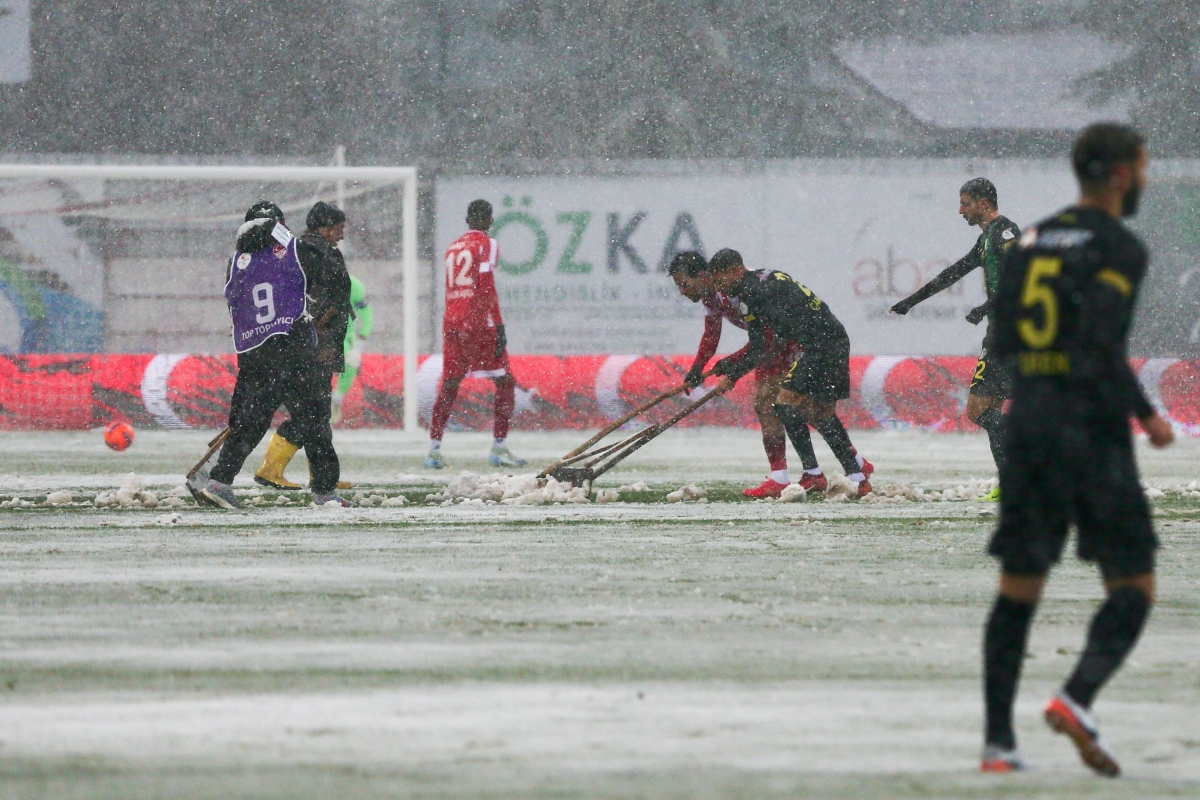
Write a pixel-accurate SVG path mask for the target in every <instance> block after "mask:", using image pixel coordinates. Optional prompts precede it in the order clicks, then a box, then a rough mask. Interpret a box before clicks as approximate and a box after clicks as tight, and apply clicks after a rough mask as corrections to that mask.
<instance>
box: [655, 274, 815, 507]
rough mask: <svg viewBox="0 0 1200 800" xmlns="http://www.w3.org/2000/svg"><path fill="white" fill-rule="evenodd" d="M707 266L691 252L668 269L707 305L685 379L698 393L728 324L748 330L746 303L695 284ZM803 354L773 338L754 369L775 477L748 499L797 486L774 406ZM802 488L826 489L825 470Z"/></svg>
mask: <svg viewBox="0 0 1200 800" xmlns="http://www.w3.org/2000/svg"><path fill="white" fill-rule="evenodd" d="M705 263H706V262H705V259H704V256H702V255H700V254H699V253H697V252H694V251H687V252H683V253H679V254H678V255H676V256H675V258H674V260H673V261H672V262H671V264H670V266H669V267H668V268H667V271H668V272H669V273H670V275H671V279H672V280H674V281H675V286H676V287H677V288H678V289H679V293H680V294H681V295H683V296H684V297H686V298H687V299H688V300H691V301H692V302H693V303H701V304H703V306H704V336H703V337H701V339H700V348H699V350H697V351H696V358H695V359H694V360H693V361H692V368H691V369H690V370H689V371H688V374H687V376H686V377H685V378H684V383H686V384H687V385H688V386H689V387H691V388H693V389H694V388H695V387H697V386H699V385H700V383H701V381H702V380H703V379H702V378H701V377H700V376H701V375H702V374H703V373H704V367H705V366H706V365H707V364H708V362H709V360H711V359H712V357H713V356H714V355H716V352H717V345H718V344H720V342H721V328H722V327H723V326H724V321H725V320H728V321H729V322H730V323H731V324H733V325H735V326H737V327H739V328H741V329H742V330H745V329H746V320H745V318H744V317H743V316H742V311H741V303H740V301H739V300H738V299H737V298H736V297H729V296H728V295H725V294H723V293H721V292H712V291H709V290H708V288H707V287H705V286H703V285H702V284H701V283H700V282H698V281H696V280H695V277H696V275H698V274H699V273H700V272H701V271H702V270H703V269H704V265H705ZM800 353H801V348H800V347H799V345H795V344H789V343H788V342H785V341H783V340H782V339H779V338H777V337H775V336H773V335H770V334H768V345H767V353H766V355H765V356H764V357H763V360H762V361H761V362H759V364H758V366H757V367H756V368H755V370H754V411H755V413H756V414H757V415H758V422H759V425H760V426H761V427H762V440H763V449H764V450H766V452H767V461H768V462H769V463H770V465H771V474H770V475H768V476H767V479H766V480H765V481H763V484H762V485H761V486H756V487H754V488H751V489H745V490H744V491H743V492H742V494H744V495H745V496H746V497H779V495H780V494H781V493H782V492H783V490H784V489H785V488H787V485H788V484H789V483H790V482H791V478H790V476H789V475H788V465H787V432H786V431H785V430H784V427H783V423H782V422H780V421H779V417H778V416H777V415H776V414H775V409H774V407H773V406H774V403H775V397H776V395H778V394H779V389H780V387H781V385H782V383H783V378H784V376H785V375H786V374H787V371H788V370H789V369H791V366H792V364H793V363H794V362H795V361H796V360H797V359H798V358H799V357H800ZM800 485H801V486H804V488H805V489H807V490H814V489H816V490H817V491H820V490H821V489H824V488H825V476H824V474H823V473H822V472H821V469H820V467H817V466H816V465H815V463H814V464H813V468H812V469H806V470H805V471H804V477H802V478H801V479H800Z"/></svg>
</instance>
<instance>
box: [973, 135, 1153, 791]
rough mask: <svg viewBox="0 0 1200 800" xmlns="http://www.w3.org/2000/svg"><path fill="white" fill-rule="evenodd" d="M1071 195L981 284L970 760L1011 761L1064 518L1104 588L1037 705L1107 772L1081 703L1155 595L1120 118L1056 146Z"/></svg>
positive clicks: (1020, 763)
mask: <svg viewBox="0 0 1200 800" xmlns="http://www.w3.org/2000/svg"><path fill="white" fill-rule="evenodd" d="M1071 161H1072V165H1073V166H1074V169H1075V175H1076V176H1077V177H1078V179H1079V185H1080V199H1079V202H1078V204H1076V205H1075V206H1073V207H1070V208H1067V209H1065V210H1063V211H1061V212H1059V213H1058V214H1055V215H1054V216H1053V217H1050V218H1049V219H1046V220H1044V221H1042V222H1040V223H1038V224H1037V225H1036V226H1034V227H1032V228H1030V229H1029V230H1027V231H1025V233H1024V235H1023V236H1022V237H1021V239H1020V241H1019V243H1018V245H1017V247H1016V248H1015V249H1014V250H1013V251H1012V254H1011V255H1010V256H1009V260H1008V263H1007V264H1006V265H1005V268H1004V271H1003V272H1002V274H1001V276H1000V286H999V289H998V291H997V293H996V311H995V314H996V318H995V323H994V328H995V331H994V334H995V338H994V341H993V357H995V358H998V359H1009V360H1012V361H1014V362H1015V364H1016V382H1015V386H1014V390H1013V398H1012V409H1011V411H1010V413H1009V420H1008V425H1007V429H1008V430H1007V435H1008V458H1007V460H1006V461H1005V462H1004V464H1003V466H1002V467H1001V469H1000V488H1001V489H1002V491H1001V494H1000V522H999V525H998V527H997V529H996V532H995V534H994V535H993V536H992V541H991V545H990V546H989V548H988V549H989V551H990V552H991V554H992V555H994V556H996V557H998V558H999V559H1000V591H999V595H998V596H997V597H996V601H995V604H994V605H993V606H992V611H991V615H990V617H989V618H988V621H987V626H986V628H985V630H984V640H983V650H984V692H985V698H986V709H987V730H986V737H985V740H984V741H985V745H984V750H983V760H982V765H981V769H982V770H983V771H984V772H1009V771H1013V770H1019V769H1022V768H1024V767H1025V761H1024V759H1023V758H1022V757H1021V754H1020V751H1019V750H1018V749H1017V743H1016V738H1015V736H1014V735H1013V727H1012V707H1013V700H1014V698H1015V696H1016V691H1017V682H1018V679H1019V678H1020V674H1021V660H1022V659H1023V658H1024V655H1025V642H1026V638H1027V636H1028V633H1029V624H1030V621H1031V620H1032V619H1033V613H1034V610H1035V609H1036V607H1037V603H1038V600H1039V599H1040V598H1041V594H1042V587H1043V586H1044V585H1045V582H1046V575H1047V574H1048V573H1049V571H1050V567H1051V566H1052V565H1053V564H1054V563H1055V562H1057V561H1058V559H1059V557H1060V555H1061V553H1062V549H1063V546H1064V544H1065V542H1066V538H1067V528H1068V526H1069V525H1070V524H1071V523H1072V522H1073V523H1075V525H1076V527H1077V528H1078V531H1079V533H1078V536H1079V541H1078V553H1079V556H1080V558H1082V559H1084V560H1085V561H1094V562H1097V563H1098V565H1099V567H1100V574H1101V577H1102V578H1103V580H1104V588H1105V591H1106V592H1107V595H1108V598H1107V599H1106V600H1105V601H1104V603H1103V604H1101V606H1100V608H1099V610H1098V611H1097V612H1096V615H1095V616H1094V617H1093V618H1092V623H1091V627H1090V628H1089V629H1088V635H1087V644H1086V645H1085V647H1084V650H1083V654H1082V655H1081V656H1080V658H1079V661H1078V663H1077V664H1076V666H1075V671H1074V672H1073V673H1072V675H1071V676H1070V678H1068V680H1067V682H1066V683H1065V684H1064V685H1063V687H1062V689H1061V690H1060V691H1059V692H1058V694H1056V695H1055V696H1054V697H1053V698H1052V699H1051V700H1050V702H1049V703H1048V704H1047V705H1046V707H1045V711H1044V712H1043V715H1044V717H1045V720H1046V722H1047V723H1048V724H1049V725H1050V727H1051V728H1052V729H1054V730H1055V731H1057V732H1059V733H1063V734H1066V735H1067V736H1068V737H1070V739H1071V741H1072V742H1073V743H1074V744H1075V746H1076V747H1077V748H1078V750H1079V754H1080V756H1081V757H1082V759H1083V761H1084V763H1085V764H1087V765H1088V766H1089V767H1091V768H1092V769H1093V770H1095V771H1096V772H1098V773H1100V774H1101V775H1107V776H1110V777H1112V776H1116V775H1118V774H1119V773H1120V767H1119V766H1118V765H1117V761H1116V758H1115V757H1114V756H1113V754H1112V751H1110V750H1109V749H1108V747H1107V746H1106V745H1105V744H1104V742H1103V741H1102V740H1101V739H1100V734H1099V731H1098V730H1097V726H1096V719H1095V718H1094V717H1093V716H1092V713H1091V707H1092V703H1093V701H1094V700H1095V699H1096V695H1097V693H1098V692H1099V691H1100V689H1101V687H1103V686H1104V684H1105V682H1107V681H1108V679H1109V678H1110V677H1112V675H1113V673H1114V672H1116V670H1117V668H1118V667H1120V665H1121V662H1122V661H1124V660H1125V657H1126V655H1128V654H1129V652H1130V650H1132V649H1133V646H1134V644H1135V643H1136V642H1137V639H1138V635H1139V634H1140V633H1141V631H1142V626H1143V625H1144V624H1145V622H1146V617H1147V616H1148V615H1149V613H1150V605H1151V603H1152V602H1153V601H1154V551H1155V549H1156V547H1157V546H1158V541H1157V539H1156V538H1155V535H1154V530H1153V528H1152V526H1151V523H1150V511H1149V507H1148V506H1147V504H1146V499H1145V497H1144V495H1143V494H1142V488H1141V485H1140V484H1139V482H1138V471H1137V465H1136V464H1135V462H1134V456H1133V443H1132V440H1131V435H1130V426H1129V417H1130V415H1133V416H1136V417H1137V418H1138V419H1139V420H1140V421H1141V424H1142V427H1143V428H1144V429H1145V430H1146V432H1147V433H1148V434H1149V437H1150V443H1151V444H1153V445H1154V446H1155V447H1166V446H1167V445H1168V444H1170V443H1171V441H1172V438H1173V434H1172V431H1171V427H1170V425H1168V424H1167V422H1166V421H1164V420H1163V419H1162V418H1161V417H1160V416H1158V415H1157V414H1156V413H1155V412H1154V410H1153V408H1152V407H1151V406H1150V403H1149V402H1147V400H1146V397H1145V395H1144V394H1143V393H1142V390H1141V387H1140V386H1139V385H1138V381H1137V378H1136V376H1135V375H1134V373H1133V370H1132V369H1131V368H1130V366H1129V362H1128V361H1127V360H1126V357H1125V348H1126V339H1127V337H1128V335H1129V327H1130V324H1131V323H1132V321H1133V311H1134V308H1135V306H1136V304H1137V296H1138V289H1139V288H1140V287H1141V284H1142V279H1143V278H1144V276H1145V273H1146V250H1145V248H1144V247H1143V246H1142V243H1141V242H1140V241H1138V239H1137V237H1135V236H1134V235H1133V234H1132V233H1131V232H1130V231H1129V230H1128V229H1127V228H1126V227H1125V226H1124V225H1122V224H1121V222H1120V220H1121V218H1122V217H1128V216H1131V215H1133V213H1134V212H1135V211H1136V210H1137V203H1138V196H1139V194H1140V192H1141V190H1142V187H1143V185H1144V183H1145V177H1144V176H1145V170H1146V151H1145V148H1144V146H1143V143H1142V138H1141V137H1140V136H1139V135H1138V134H1137V133H1135V132H1134V131H1133V130H1132V129H1130V128H1128V127H1126V126H1124V125H1116V124H1096V125H1092V126H1090V127H1088V128H1086V129H1085V130H1084V131H1083V132H1082V133H1081V134H1080V135H1079V138H1078V139H1076V141H1075V145H1074V147H1073V148H1072V151H1071Z"/></svg>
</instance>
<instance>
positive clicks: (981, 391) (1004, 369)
mask: <svg viewBox="0 0 1200 800" xmlns="http://www.w3.org/2000/svg"><path fill="white" fill-rule="evenodd" d="M1012 380H1013V371H1012V369H1011V368H1010V367H1008V366H1007V365H1001V364H997V363H995V362H994V361H993V360H992V359H991V358H989V357H988V348H987V342H986V341H985V342H984V345H983V349H982V350H980V351H979V360H978V361H976V362H975V374H974V375H972V376H971V394H973V395H978V396H979V397H998V398H1001V399H1004V398H1007V397H1010V396H1011V395H1012Z"/></svg>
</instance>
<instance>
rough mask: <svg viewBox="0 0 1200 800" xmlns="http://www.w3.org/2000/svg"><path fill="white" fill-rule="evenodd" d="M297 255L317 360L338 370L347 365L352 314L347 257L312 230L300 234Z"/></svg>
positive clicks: (335, 370)
mask: <svg viewBox="0 0 1200 800" xmlns="http://www.w3.org/2000/svg"><path fill="white" fill-rule="evenodd" d="M296 255H297V257H299V259H300V266H301V268H303V270H304V277H305V278H306V279H307V280H308V313H309V314H310V315H311V316H312V318H313V322H314V324H316V326H317V360H318V361H319V362H321V364H322V365H323V366H326V367H328V368H329V369H331V370H333V371H334V372H341V371H342V370H344V369H345V368H346V359H345V351H344V347H345V341H346V329H347V328H348V327H349V325H350V318H351V316H352V315H353V314H354V311H353V307H352V306H351V304H350V273H349V272H347V271H346V259H345V257H344V256H343V255H342V251H341V250H339V249H338V248H337V247H335V246H334V245H332V244H330V243H329V242H327V241H326V240H325V239H324V237H322V236H321V235H320V234H319V233H314V232H313V231H305V232H304V233H303V234H302V235H301V236H300V238H299V240H298V241H297V242H296Z"/></svg>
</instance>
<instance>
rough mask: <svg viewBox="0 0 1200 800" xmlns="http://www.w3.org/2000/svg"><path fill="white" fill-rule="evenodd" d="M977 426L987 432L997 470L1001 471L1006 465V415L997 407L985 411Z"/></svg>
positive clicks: (980, 416) (976, 422)
mask: <svg viewBox="0 0 1200 800" xmlns="http://www.w3.org/2000/svg"><path fill="white" fill-rule="evenodd" d="M975 424H976V425H978V426H979V427H981V428H983V429H984V430H985V431H987V435H988V444H989V445H991V448H992V460H993V461H995V462H996V469H997V470H999V469H1000V465H1001V464H1003V463H1004V453H1005V449H1004V414H1002V413H1001V412H1000V409H999V408H997V407H996V406H991V407H990V408H986V409H984V411H983V413H982V414H980V415H979V419H978V420H976V421H975Z"/></svg>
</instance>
